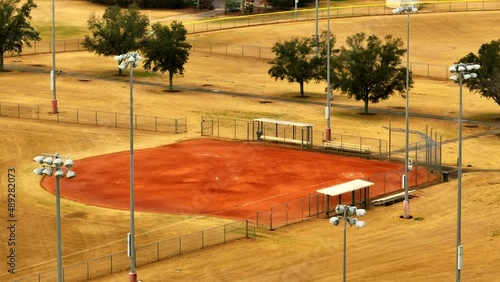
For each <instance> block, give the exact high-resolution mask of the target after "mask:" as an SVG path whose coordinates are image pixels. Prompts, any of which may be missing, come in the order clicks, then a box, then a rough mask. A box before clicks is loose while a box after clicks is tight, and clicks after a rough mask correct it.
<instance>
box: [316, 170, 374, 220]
mask: <svg viewBox="0 0 500 282" xmlns="http://www.w3.org/2000/svg"><path fill="white" fill-rule="evenodd" d="M372 185H375V183H373V182H369V181H365V180H361V179H355V180H351V181H348V182H344V183H341V184H337V185H333V186H330V187H327V188H323V189H319V190H317V191H316V192H318V193H320V194H324V195H326V205H325V211H326V216H328V217H329V216H330V215H329V213H330V197H338V203H339V204H342V194H347V193H349V192H350V193H352V195H351V203H350V205H352V206H354V205H356V204H357V203H364V207H365V208H368V207H369V203H370V186H372ZM356 191H359V195H358V197H356V195H355V194H356ZM356 199H358V200H357V201H356Z"/></svg>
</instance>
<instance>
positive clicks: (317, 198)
mask: <svg viewBox="0 0 500 282" xmlns="http://www.w3.org/2000/svg"><path fill="white" fill-rule="evenodd" d="M316 218H319V195H318V194H316Z"/></svg>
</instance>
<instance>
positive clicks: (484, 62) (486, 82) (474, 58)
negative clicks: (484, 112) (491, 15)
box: [459, 40, 500, 105]
mask: <svg viewBox="0 0 500 282" xmlns="http://www.w3.org/2000/svg"><path fill="white" fill-rule="evenodd" d="M459 62H461V63H475V64H479V65H480V66H481V68H480V69H478V70H475V73H477V78H474V79H468V80H465V81H464V83H465V85H467V87H468V88H469V90H470V91H474V92H479V93H480V94H481V96H483V97H486V98H491V99H493V101H495V102H496V103H497V104H498V105H500V40H492V41H491V42H490V43H485V44H483V45H481V47H480V48H479V50H478V51H477V55H476V54H474V53H469V54H467V55H466V56H465V57H463V58H462V59H460V60H459Z"/></svg>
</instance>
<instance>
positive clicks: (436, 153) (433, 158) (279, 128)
mask: <svg viewBox="0 0 500 282" xmlns="http://www.w3.org/2000/svg"><path fill="white" fill-rule="evenodd" d="M388 128H390V133H389V136H391V134H393V133H392V132H393V131H400V130H397V129H395V128H391V127H390V125H389V127H388ZM257 129H258V128H257V127H256V126H255V121H253V120H252V121H247V120H237V119H230V118H215V117H202V118H201V135H202V136H207V137H217V138H223V139H230V140H241V141H246V142H262V143H263V144H275V145H278V146H295V147H297V146H300V148H301V149H303V150H315V151H323V152H332V151H331V150H330V149H328V148H327V147H325V146H324V142H325V141H324V139H325V138H324V132H321V133H320V132H314V133H312V134H301V133H300V132H293V131H292V128H291V127H289V126H288V127H287V126H285V125H281V124H275V125H274V128H273V127H268V129H267V130H269V131H270V132H271V133H269V131H268V133H266V134H270V135H273V136H276V137H277V139H276V140H272V141H268V140H266V139H264V140H262V139H259V138H258V136H257ZM412 133H414V134H419V135H420V136H421V137H422V139H423V141H421V142H416V143H412V144H409V146H408V156H409V158H411V159H412V164H413V167H412V170H410V171H408V187H409V188H412V187H418V186H421V185H425V184H429V183H433V182H435V181H438V180H440V174H441V142H438V141H437V140H434V139H432V138H431V137H429V136H428V135H427V134H423V133H420V132H417V131H412ZM311 135H312V139H306V138H309V137H310V136H311ZM431 135H432V134H431ZM292 136H293V139H292ZM436 138H437V136H436ZM290 139H291V140H292V141H298V142H286V140H290ZM331 139H332V141H335V142H338V143H340V144H349V145H353V144H355V145H357V146H359V147H360V148H361V147H363V148H370V151H369V152H363V153H361V152H359V153H356V152H353V151H352V150H349V151H343V150H336V151H335V152H336V153H337V154H346V155H352V156H357V157H363V158H370V159H379V160H389V161H398V162H404V159H405V150H404V147H403V148H401V147H397V146H394V145H393V144H391V143H390V142H387V141H386V140H382V139H376V138H370V137H363V136H354V135H347V134H336V133H332V134H331ZM307 140H312V142H311V144H310V146H304V145H303V144H304V142H306V141H307ZM341 147H342V145H340V146H339V148H341ZM404 174H405V170H404V168H400V169H396V170H391V171H387V172H385V173H382V174H378V175H371V176H368V177H364V178H362V179H363V180H366V181H370V182H373V183H375V184H374V185H373V186H371V187H370V190H369V191H370V193H369V197H370V199H374V198H377V197H381V196H383V195H387V194H392V193H397V192H401V191H402V189H403V185H402V183H403V176H404ZM362 197H363V195H362V194H361V193H360V194H355V193H353V194H349V193H347V194H343V195H341V196H340V197H338V198H337V197H329V202H328V203H327V202H325V201H326V198H325V195H323V194H318V193H311V194H309V196H308V197H306V198H301V199H297V200H295V201H290V202H286V203H283V204H281V205H277V206H273V207H271V208H270V210H269V211H257V215H256V224H257V227H264V228H268V229H274V228H278V227H282V226H286V225H288V224H291V223H295V222H300V221H303V220H305V219H307V218H310V217H319V216H320V215H321V214H326V213H327V212H330V211H331V210H332V209H334V208H335V206H336V205H337V204H347V203H350V204H358V203H361V202H363V201H364V200H365V199H363V198H362Z"/></svg>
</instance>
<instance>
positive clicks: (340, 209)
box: [330, 205, 366, 282]
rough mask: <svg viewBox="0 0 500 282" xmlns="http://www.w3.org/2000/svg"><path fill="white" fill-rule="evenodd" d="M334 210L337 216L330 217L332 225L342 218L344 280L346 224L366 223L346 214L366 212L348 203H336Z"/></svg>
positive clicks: (361, 225)
mask: <svg viewBox="0 0 500 282" xmlns="http://www.w3.org/2000/svg"><path fill="white" fill-rule="evenodd" d="M335 212H336V213H337V216H333V217H331V218H330V223H331V224H333V225H339V222H340V219H341V218H343V219H344V263H343V275H342V277H343V280H342V281H344V282H345V281H346V246H347V243H346V242H347V233H346V226H347V223H349V226H351V227H352V226H356V227H357V228H362V227H365V225H366V223H365V222H364V221H361V220H358V219H357V218H353V217H347V216H348V215H355V214H356V215H357V216H363V215H365V214H366V210H365V209H358V208H357V207H355V206H348V205H337V206H336V207H335Z"/></svg>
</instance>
